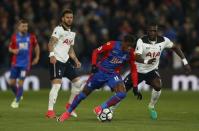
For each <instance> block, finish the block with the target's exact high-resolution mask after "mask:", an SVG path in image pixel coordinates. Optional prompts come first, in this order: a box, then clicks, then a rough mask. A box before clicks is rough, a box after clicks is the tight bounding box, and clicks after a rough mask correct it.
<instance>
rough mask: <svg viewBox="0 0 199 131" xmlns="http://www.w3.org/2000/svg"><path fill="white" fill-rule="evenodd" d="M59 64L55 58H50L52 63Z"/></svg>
mask: <svg viewBox="0 0 199 131" xmlns="http://www.w3.org/2000/svg"><path fill="white" fill-rule="evenodd" d="M56 62H57V60H56V58H55V56H51V57H50V63H52V64H55V63H56Z"/></svg>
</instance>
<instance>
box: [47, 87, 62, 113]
mask: <svg viewBox="0 0 199 131" xmlns="http://www.w3.org/2000/svg"><path fill="white" fill-rule="evenodd" d="M60 87H61V84H53V85H52V88H51V90H50V93H49V103H48V110H53V107H54V104H55V103H56V100H57V96H58V92H59V89H60Z"/></svg>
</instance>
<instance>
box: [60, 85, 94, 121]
mask: <svg viewBox="0 0 199 131" xmlns="http://www.w3.org/2000/svg"><path fill="white" fill-rule="evenodd" d="M92 91H93V90H90V89H88V88H87V86H84V89H83V91H82V92H80V93H79V94H78V95H76V96H75V98H74V100H73V102H72V103H71V105H70V106H69V108H68V109H67V110H66V112H64V113H62V114H61V116H60V117H58V118H57V121H58V122H64V121H65V120H67V119H69V118H70V116H71V112H72V111H73V110H75V108H76V107H77V106H78V105H79V104H80V102H81V101H82V100H84V99H85V98H86V97H87V96H88V95H89V94H90V93H91V92H92Z"/></svg>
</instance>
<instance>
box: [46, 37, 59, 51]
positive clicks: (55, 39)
mask: <svg viewBox="0 0 199 131" xmlns="http://www.w3.org/2000/svg"><path fill="white" fill-rule="evenodd" d="M57 41H58V39H57V38H55V37H53V36H51V38H50V41H49V44H48V48H49V52H51V51H53V49H54V46H55V44H56V43H57Z"/></svg>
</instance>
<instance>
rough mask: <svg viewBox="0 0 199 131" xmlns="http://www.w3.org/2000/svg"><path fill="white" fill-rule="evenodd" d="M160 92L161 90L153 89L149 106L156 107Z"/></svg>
mask: <svg viewBox="0 0 199 131" xmlns="http://www.w3.org/2000/svg"><path fill="white" fill-rule="evenodd" d="M160 94H161V90H160V91H156V90H154V89H153V90H152V93H151V101H150V103H149V108H154V106H155V104H156V103H157V101H158V99H159V97H160Z"/></svg>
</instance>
